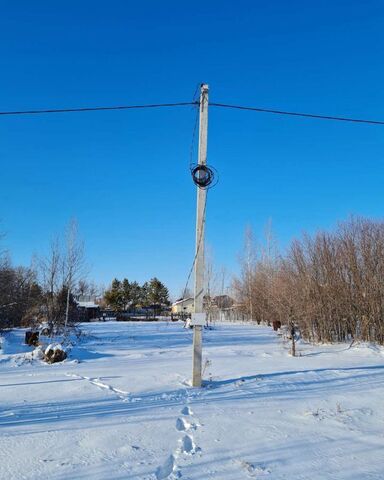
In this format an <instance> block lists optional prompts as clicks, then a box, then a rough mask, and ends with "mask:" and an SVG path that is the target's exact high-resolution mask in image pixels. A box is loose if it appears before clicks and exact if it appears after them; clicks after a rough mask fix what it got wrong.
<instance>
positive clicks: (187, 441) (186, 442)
mask: <svg viewBox="0 0 384 480" xmlns="http://www.w3.org/2000/svg"><path fill="white" fill-rule="evenodd" d="M196 451H197V448H196V445H195V443H194V441H193V438H192V437H190V436H189V435H185V436H184V437H183V439H182V441H181V452H182V453H186V454H188V455H193V454H194V453H196Z"/></svg>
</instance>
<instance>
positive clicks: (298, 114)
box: [209, 102, 384, 125]
mask: <svg viewBox="0 0 384 480" xmlns="http://www.w3.org/2000/svg"><path fill="white" fill-rule="evenodd" d="M209 106H210V107H220V108H232V109H237V110H249V111H253V112H262V113H274V114H275V115H291V116H294V117H306V118H317V119H321V120H336V121H339V122H354V123H369V124H371V125H384V121H381V120H367V119H362V118H350V117H334V116H332V115H320V114H317V113H302V112H289V111H286V110H272V109H270V108H259V107H248V106H244V105H231V104H227V103H215V102H211V103H210V104H209Z"/></svg>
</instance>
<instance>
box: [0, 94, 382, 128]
mask: <svg viewBox="0 0 384 480" xmlns="http://www.w3.org/2000/svg"><path fill="white" fill-rule="evenodd" d="M189 105H199V101H195V100H194V101H192V102H175V103H152V104H143V105H116V106H113V105H112V106H100V107H75V108H50V109H36V110H13V111H0V115H1V116H5V115H9V116H11V115H15V116H16V115H39V114H48V113H74V112H98V111H108V110H139V109H150V108H172V107H184V106H189ZM209 106H210V107H218V108H228V109H236V110H246V111H253V112H260V113H272V114H275V115H289V116H294V117H304V118H314V119H320V120H331V121H338V122H352V123H365V124H369V125H384V121H382V120H371V119H366V118H352V117H339V116H334V115H322V114H318V113H304V112H292V111H288V110H276V109H271V108H261V107H252V106H247V105H235V104H228V103H218V102H210V103H209Z"/></svg>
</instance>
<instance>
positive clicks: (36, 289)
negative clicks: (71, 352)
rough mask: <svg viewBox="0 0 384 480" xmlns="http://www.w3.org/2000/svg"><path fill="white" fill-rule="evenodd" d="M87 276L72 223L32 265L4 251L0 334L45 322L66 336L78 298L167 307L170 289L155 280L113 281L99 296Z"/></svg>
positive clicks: (0, 257) (76, 316)
mask: <svg viewBox="0 0 384 480" xmlns="http://www.w3.org/2000/svg"><path fill="white" fill-rule="evenodd" d="M86 277H87V267H86V262H85V253H84V245H83V242H82V241H81V240H80V239H79V236H78V231H77V224H76V221H74V220H72V221H71V222H69V224H68V226H67V227H66V229H65V231H64V232H63V233H62V234H61V235H60V236H57V237H56V238H54V239H53V240H52V241H51V243H50V246H49V249H48V251H47V253H46V254H45V255H43V256H40V257H36V258H34V261H33V264H32V266H31V267H28V268H26V267H15V266H13V265H12V262H11V260H10V258H9V255H8V253H7V252H5V251H2V252H1V251H0V331H2V330H7V329H10V328H15V327H20V326H26V327H33V326H36V325H38V324H41V323H44V324H46V327H47V328H48V330H49V331H50V332H52V333H65V332H66V331H68V330H69V329H72V328H74V327H76V326H77V324H78V322H79V320H80V313H79V308H78V303H77V300H79V299H81V298H82V297H93V298H98V299H99V300H100V301H101V303H103V301H102V300H104V304H106V305H108V306H109V307H110V308H112V309H113V310H115V311H117V312H121V311H124V310H127V309H129V308H137V307H139V306H140V307H149V306H155V310H158V309H159V307H162V306H166V305H169V292H168V289H167V288H166V286H165V285H164V284H163V283H162V282H160V280H158V279H157V278H152V279H151V280H150V281H148V282H145V283H144V284H143V285H139V283H138V282H129V281H128V280H127V279H126V278H124V279H123V280H122V281H121V282H120V281H119V280H117V279H115V280H113V282H112V285H111V287H110V288H109V289H107V290H106V291H105V293H104V295H102V291H101V290H102V289H101V288H98V287H97V286H96V285H95V284H94V283H92V282H88V281H87V280H86ZM160 309H161V308H160ZM155 313H156V312H155Z"/></svg>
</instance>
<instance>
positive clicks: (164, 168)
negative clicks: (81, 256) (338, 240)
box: [0, 0, 384, 295]
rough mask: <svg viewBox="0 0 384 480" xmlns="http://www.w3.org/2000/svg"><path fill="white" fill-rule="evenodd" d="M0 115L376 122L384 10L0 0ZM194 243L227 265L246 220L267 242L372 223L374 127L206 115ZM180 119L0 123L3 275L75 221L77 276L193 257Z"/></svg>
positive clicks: (377, 174) (150, 269)
mask: <svg viewBox="0 0 384 480" xmlns="http://www.w3.org/2000/svg"><path fill="white" fill-rule="evenodd" d="M0 7H1V12H0V71H1V75H0V110H18V109H34V108H55V107H56V108H59V107H69V106H96V105H109V104H111V105H114V104H130V103H134V104H137V103H151V102H177V101H189V100H192V97H193V94H194V91H195V88H196V85H197V84H198V83H200V82H202V81H204V82H207V83H209V85H210V99H211V101H216V102H228V103H238V104H248V105H255V106H261V107H270V108H280V109H287V110H299V111H308V112H317V113H325V114H333V115H347V116H348V115H349V116H355V117H368V118H374V119H381V120H383V119H384V108H383V106H384V89H383V85H384V67H383V65H384V62H383V60H384V58H383V57H384V55H383V54H384V36H383V26H384V3H383V2H382V1H381V0H377V1H372V0H367V1H364V2H362V1H360V0H345V1H341V0H332V1H330V0H329V1H322V2H313V1H311V2H308V1H304V0H303V1H289V2H288V1H286V0H284V1H283V0H280V1H268V2H266V1H257V0H253V1H251V0H248V1H244V0H239V1H236V2H234V1H225V0H220V1H207V2H205V3H202V2H188V1H176V0H175V1H167V0H163V1H161V2H160V1H146V0H143V1H142V2H133V1H122V0H121V1H114V0H110V1H108V2H107V1H97V0H93V1H85V0H83V1H69V0H65V1H54V2H52V1H39V0H35V1H33V2H31V1H6V0H3V1H1V2H0ZM209 115H210V116H209V145H208V157H209V162H210V163H212V164H213V165H214V166H215V167H216V168H217V170H218V171H219V173H220V183H219V184H218V185H217V186H216V187H215V189H213V190H212V191H211V192H210V194H209V197H210V198H209V205H208V211H207V214H208V219H207V222H208V228H207V241H208V243H209V244H210V245H211V247H212V250H213V253H214V258H215V262H216V264H217V265H218V266H221V265H226V266H227V268H228V269H229V270H230V271H236V269H237V253H238V252H239V250H240V249H241V245H242V241H243V232H244V227H245V225H246V224H251V225H252V226H253V228H254V231H255V234H256V235H258V236H261V235H262V231H263V226H264V225H265V224H266V222H267V221H268V219H270V218H271V219H272V221H273V225H274V230H275V232H276V234H277V236H278V239H279V242H280V244H281V245H282V246H283V247H284V246H286V245H287V244H288V243H289V241H290V240H291V239H292V238H294V237H296V236H298V235H300V234H301V232H302V231H304V230H306V231H309V232H314V231H315V230H316V229H318V228H332V227H333V226H334V225H335V223H336V222H337V221H338V220H342V219H344V218H346V217H347V216H348V215H349V214H351V213H354V214H361V215H366V216H370V217H375V218H380V217H382V215H383V208H384V206H383V200H384V189H383V179H384V127H379V126H365V125H354V124H343V123H338V122H334V123H332V122H325V121H320V120H319V121H316V120H309V119H300V118H291V117H277V116H273V115H270V114H262V113H251V112H249V113H248V112H238V111H227V110H223V109H214V108H213V107H212V108H211V109H210V114H209ZM193 123H194V111H193V109H191V108H190V107H182V108H179V109H173V110H161V111H160V110H148V111H122V112H106V113H78V114H60V115H59V114H58V115H47V116H29V117H27V116H24V117H0V164H1V170H0V175H1V176H0V179H1V184H0V218H1V219H2V229H3V230H4V231H5V232H6V233H7V237H6V240H5V244H6V246H7V247H8V248H9V249H10V251H11V253H12V258H13V261H14V263H15V264H28V263H29V262H30V259H31V256H32V254H33V253H43V252H44V251H45V250H46V248H47V245H48V244H49V240H50V238H51V236H52V235H53V234H55V233H57V232H60V231H62V230H63V228H64V225H65V224H66V223H67V222H68V220H69V218H70V217H73V216H74V217H77V219H78V222H79V226H80V231H81V234H82V237H83V239H84V240H85V244H86V250H87V257H88V261H89V263H90V265H91V267H92V268H91V274H90V277H92V278H94V279H95V280H96V281H97V282H103V283H108V282H110V280H111V279H112V278H113V277H115V276H117V277H123V276H126V277H128V278H129V279H131V280H134V279H137V280H138V281H140V282H142V281H144V280H146V279H148V278H150V277H152V276H155V275H156V276H158V277H159V278H160V279H162V280H163V281H164V282H165V283H166V284H167V285H168V286H169V287H170V289H171V291H172V292H173V293H174V294H175V295H177V294H178V293H179V292H180V291H181V289H182V287H183V284H184V281H185V277H186V275H187V272H188V270H189V267H190V264H191V261H192V257H193V250H194V222H195V190H194V187H193V185H192V182H191V179H190V176H189V171H188V164H189V148H190V143H191V136H192V128H193Z"/></svg>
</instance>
